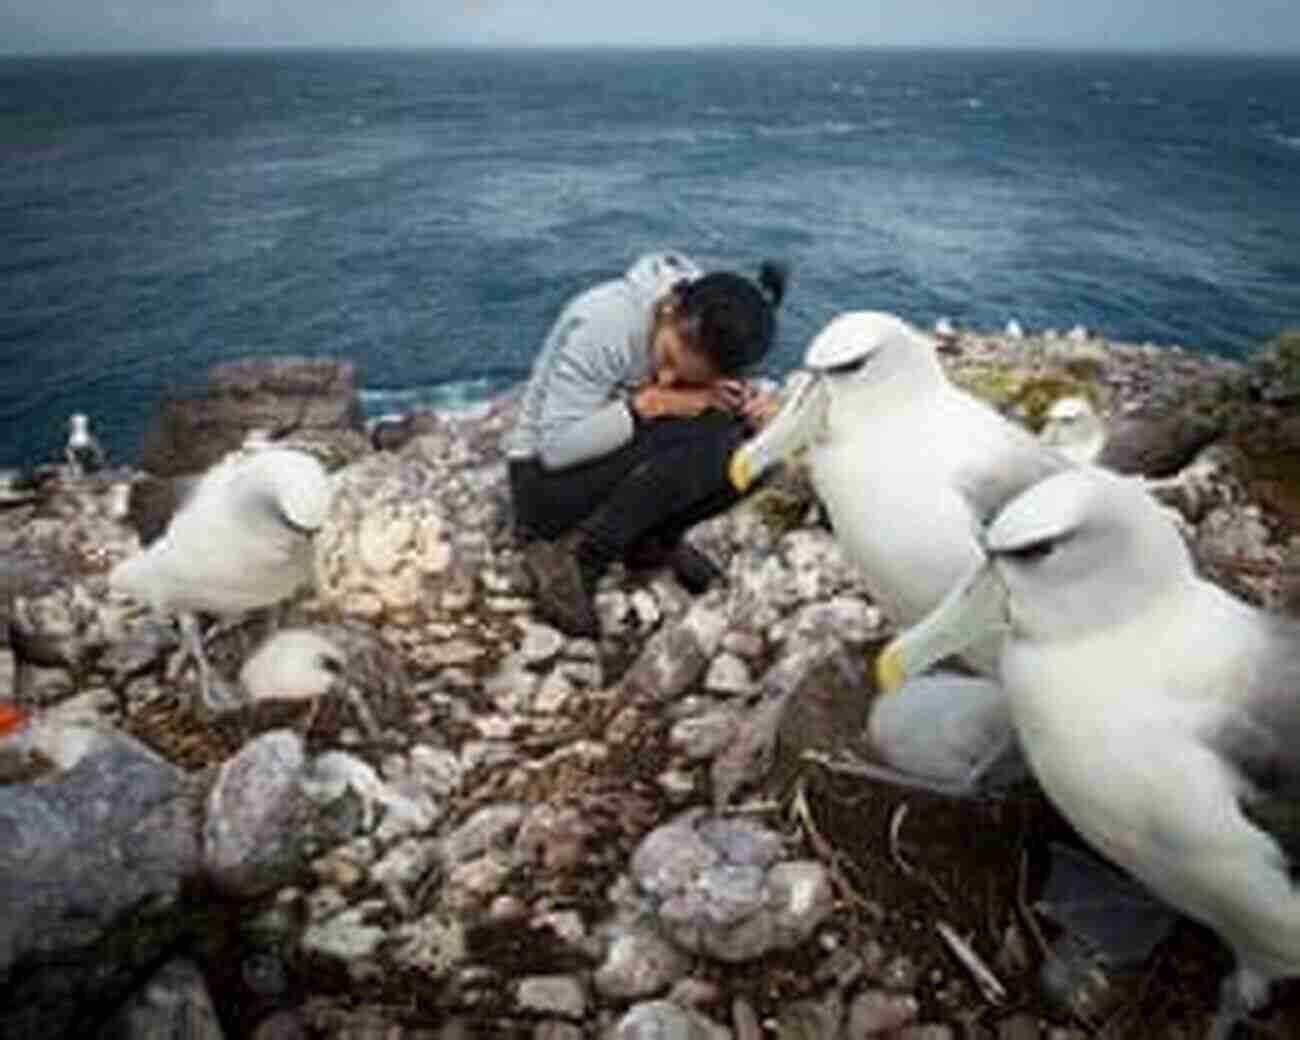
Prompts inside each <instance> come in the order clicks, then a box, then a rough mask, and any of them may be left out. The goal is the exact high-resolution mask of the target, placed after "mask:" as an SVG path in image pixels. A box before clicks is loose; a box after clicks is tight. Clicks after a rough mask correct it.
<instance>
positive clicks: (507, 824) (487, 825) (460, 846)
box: [441, 802, 526, 866]
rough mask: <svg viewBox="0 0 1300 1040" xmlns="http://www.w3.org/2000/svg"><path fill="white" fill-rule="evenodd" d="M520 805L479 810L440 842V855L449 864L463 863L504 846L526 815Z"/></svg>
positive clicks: (495, 806) (503, 804)
mask: <svg viewBox="0 0 1300 1040" xmlns="http://www.w3.org/2000/svg"><path fill="white" fill-rule="evenodd" d="M525 811H526V810H525V807H524V806H523V805H520V804H517V803H513V802H509V803H501V804H499V805H488V806H484V807H483V808H482V809H479V810H478V811H477V812H476V813H474V815H473V816H471V817H470V818H469V819H468V820H466V821H465V822H464V823H463V824H461V825H460V826H459V827H458V828H456V830H454V831H452V832H451V833H450V834H448V835H447V836H446V837H445V838H443V840H442V844H441V854H442V858H443V861H444V862H445V863H447V864H448V865H452V866H454V865H455V864H458V863H462V862H464V861H465V860H468V859H471V858H473V857H475V856H479V855H481V854H482V853H484V852H486V851H487V850H488V849H490V848H493V847H497V848H503V847H505V846H506V845H507V844H508V843H509V842H510V841H511V840H512V838H513V837H514V835H515V833H516V832H517V831H518V830H519V825H520V824H521V823H523V821H524V816H525Z"/></svg>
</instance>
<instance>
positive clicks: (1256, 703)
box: [1210, 614, 1300, 879]
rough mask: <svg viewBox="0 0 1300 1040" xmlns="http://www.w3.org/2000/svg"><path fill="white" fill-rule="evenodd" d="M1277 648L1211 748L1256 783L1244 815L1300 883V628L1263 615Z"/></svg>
mask: <svg viewBox="0 0 1300 1040" xmlns="http://www.w3.org/2000/svg"><path fill="white" fill-rule="evenodd" d="M1257 617H1258V618H1259V620H1260V623H1262V624H1266V625H1268V626H1269V627H1270V629H1271V631H1270V639H1269V642H1270V644H1271V645H1272V647H1273V648H1274V649H1273V651H1272V653H1271V654H1270V655H1269V656H1268V658H1267V659H1266V660H1264V661H1262V662H1261V663H1260V667H1259V668H1258V669H1257V671H1256V679H1255V682H1254V684H1253V685H1252V687H1251V688H1250V689H1249V690H1248V691H1247V692H1246V695H1245V697H1244V698H1243V699H1242V703H1241V708H1240V710H1239V711H1238V712H1236V713H1234V715H1233V716H1232V717H1231V718H1230V719H1229V720H1228V721H1227V722H1226V723H1225V724H1224V725H1223V727H1222V728H1221V729H1220V730H1219V732H1217V733H1216V734H1214V735H1213V737H1212V738H1211V741H1210V743H1211V746H1212V747H1213V748H1214V749H1215V750H1216V751H1217V752H1218V753H1219V754H1220V755H1222V756H1223V757H1224V758H1225V759H1226V760H1227V761H1228V762H1229V763H1230V764H1231V765H1232V766H1233V767H1235V768H1236V769H1237V770H1238V771H1239V772H1240V773H1241V774H1242V776H1244V777H1245V778H1246V779H1247V780H1248V781H1249V783H1250V792H1249V794H1248V795H1247V797H1245V798H1244V799H1243V804H1242V810H1243V811H1244V812H1245V814H1246V816H1247V817H1248V818H1249V819H1250V820H1251V822H1253V823H1254V824H1255V825H1256V826H1257V827H1259V828H1260V829H1262V830H1265V831H1267V832H1268V833H1269V834H1270V835H1272V837H1273V838H1274V839H1275V840H1276V841H1277V843H1278V844H1279V845H1280V846H1281V847H1282V850H1283V851H1284V852H1285V853H1286V856H1287V859H1288V860H1289V863H1290V870H1291V875H1292V877H1293V878H1297V879H1300V623H1298V622H1296V621H1294V620H1292V619H1290V618H1282V617H1276V616H1271V615H1266V614H1259V615H1257Z"/></svg>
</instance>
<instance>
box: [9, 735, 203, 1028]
mask: <svg viewBox="0 0 1300 1040" xmlns="http://www.w3.org/2000/svg"><path fill="white" fill-rule="evenodd" d="M34 739H41V740H43V741H44V744H45V746H48V747H54V746H55V745H58V748H57V749H56V750H58V751H59V753H61V754H62V755H64V756H65V757H64V759H63V762H62V765H63V766H64V767H65V768H64V769H62V770H61V771H59V772H56V773H54V774H47V775H46V776H44V777H42V778H41V780H40V781H39V782H35V783H24V784H10V785H7V786H3V787H0V978H7V977H9V973H10V971H11V970H13V969H14V968H16V967H18V966H21V965H30V966H32V967H36V966H40V970H39V971H34V972H29V973H27V974H25V976H23V979H24V981H22V982H21V983H20V984H17V985H15V986H12V987H10V989H9V991H8V992H7V994H6V998H5V1002H4V1007H3V1008H0V1036H14V1037H20V1036H21V1037H25V1036H50V1037H57V1036H62V1035H65V1034H66V1033H67V1032H68V1031H69V1030H73V1031H74V1032H75V1031H76V1029H78V1028H84V1027H85V1026H86V1025H87V1024H86V1023H84V1022H80V1025H77V1023H78V1022H79V1019H78V1015H79V1014H80V1013H82V1012H84V1010H85V1009H86V1008H87V1007H89V1006H95V1005H96V1004H99V1006H103V1004H105V1003H111V1002H114V1001H118V1000H121V999H122V998H124V997H125V996H126V995H127V991H128V987H130V986H132V985H133V984H134V983H135V982H136V980H137V979H138V977H139V972H140V971H141V970H142V969H143V968H144V967H145V966H146V965H148V964H149V963H150V962H151V961H153V960H154V959H155V958H157V957H158V956H159V954H161V953H162V952H163V951H164V950H165V949H167V948H168V947H169V946H171V945H172V944H173V943H174V942H176V940H177V937H178V935H179V934H180V932H181V930H182V929H183V927H184V923H183V921H182V920H181V918H180V916H179V914H178V909H179V906H178V904H179V899H180V892H181V885H182V882H183V881H185V880H186V879H188V878H192V877H194V876H196V875H197V873H198V870H199V863H200V851H199V825H198V804H197V802H198V799H197V798H196V797H195V794H194V792H193V791H192V788H191V785H190V784H189V783H188V782H187V781H186V778H185V777H184V775H183V774H182V773H181V772H180V771H179V770H177V769H176V768H175V767H173V766H171V765H170V764H168V763H166V762H164V761H163V760H162V759H160V758H158V757H157V756H155V755H154V754H153V753H152V752H151V751H148V750H147V749H145V748H144V747H143V746H142V745H140V744H138V743H136V742H135V741H134V740H132V739H130V738H129V737H126V736H123V735H120V734H117V733H115V732H113V731H98V730H89V729H82V728H78V727H68V726H65V727H59V728H57V732H45V733H44V734H37V735H36V736H35V737H34ZM110 950H111V951H114V952H113V954H111V955H110V954H109V953H108V952H106V951H110Z"/></svg>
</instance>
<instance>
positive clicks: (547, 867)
mask: <svg viewBox="0 0 1300 1040" xmlns="http://www.w3.org/2000/svg"><path fill="white" fill-rule="evenodd" d="M591 838H592V827H591V824H590V822H589V821H588V820H585V819H584V818H583V814H582V813H581V812H579V811H578V810H577V809H575V808H573V807H571V806H555V805H538V806H535V807H534V808H533V809H532V810H531V811H530V812H529V814H528V816H527V817H526V818H525V819H524V821H523V823H522V824H521V826H520V828H519V833H518V834H517V835H516V837H515V843H514V857H515V861H516V862H519V863H526V864H530V865H538V866H540V867H541V868H542V870H544V871H545V872H546V873H547V874H555V873H563V872H566V871H570V870H573V869H575V868H576V867H578V866H579V865H580V864H581V863H582V861H583V859H584V853H585V852H586V846H587V843H588V842H589V841H590V840H591Z"/></svg>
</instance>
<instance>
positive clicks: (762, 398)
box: [740, 386, 780, 430]
mask: <svg viewBox="0 0 1300 1040" xmlns="http://www.w3.org/2000/svg"><path fill="white" fill-rule="evenodd" d="M746 390H748V391H749V393H748V394H747V395H746V397H745V400H744V403H743V404H742V405H741V408H740V414H741V416H742V417H743V418H744V420H745V425H746V426H748V427H749V428H750V429H751V430H756V429H758V428H759V427H760V426H762V425H764V424H765V423H767V422H768V420H770V419H771V418H772V416H774V415H776V413H777V410H778V408H779V407H780V406H779V405H778V404H777V402H776V398H775V397H773V396H772V395H771V394H769V393H765V392H764V391H762V390H759V389H758V388H757V387H752V386H747V387H746Z"/></svg>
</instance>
